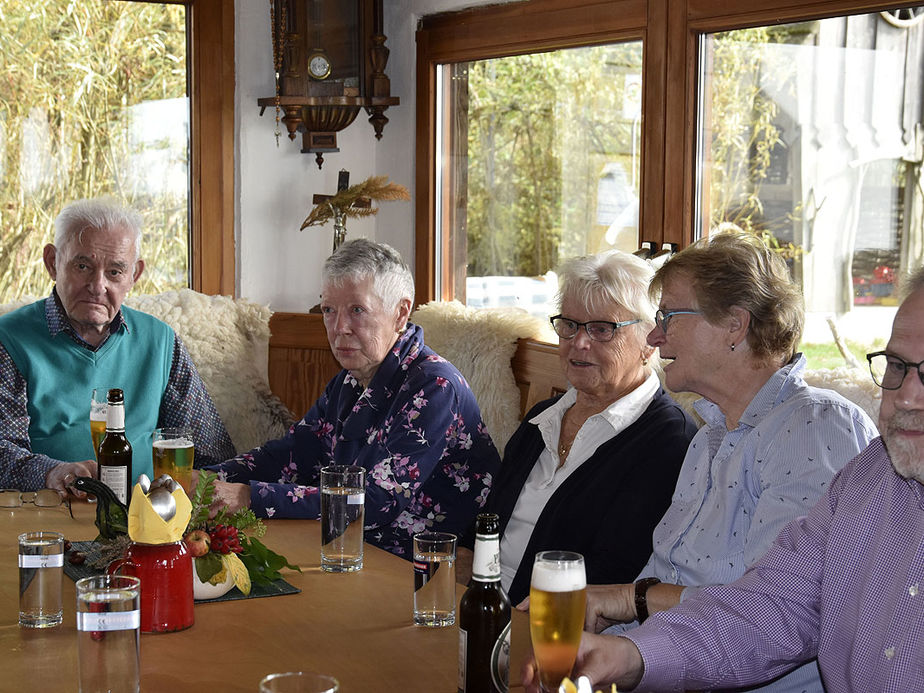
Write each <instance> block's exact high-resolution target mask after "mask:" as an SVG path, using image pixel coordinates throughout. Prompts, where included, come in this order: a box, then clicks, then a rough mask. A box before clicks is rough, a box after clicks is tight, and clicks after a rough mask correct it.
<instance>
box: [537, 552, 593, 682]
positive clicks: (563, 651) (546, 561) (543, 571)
mask: <svg viewBox="0 0 924 693" xmlns="http://www.w3.org/2000/svg"><path fill="white" fill-rule="evenodd" d="M586 601H587V578H586V576H585V574H584V557H583V556H582V555H581V554H579V553H574V552H573V551H542V552H540V553H537V554H536V558H535V560H534V561H533V574H532V580H531V582H530V588H529V633H530V637H531V638H532V642H533V654H534V655H535V657H536V664H537V665H538V667H539V685H540V687H541V689H542V690H543V691H547V692H550V693H551V692H552V691H557V690H558V687H559V685H560V684H561V682H562V679H564V678H565V677H566V676H570V675H571V667H573V666H574V660H575V658H576V657H577V651H578V645H580V644H581V632H582V631H583V630H584V608H585V604H586Z"/></svg>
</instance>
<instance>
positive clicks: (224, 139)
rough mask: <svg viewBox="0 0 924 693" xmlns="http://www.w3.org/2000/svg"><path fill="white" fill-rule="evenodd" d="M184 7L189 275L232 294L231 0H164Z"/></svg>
mask: <svg viewBox="0 0 924 693" xmlns="http://www.w3.org/2000/svg"><path fill="white" fill-rule="evenodd" d="M166 1H167V2H172V3H173V4H183V5H186V7H187V11H188V12H189V20H188V21H189V25H188V26H189V32H190V36H191V39H190V47H189V50H190V60H189V65H190V67H189V97H190V159H191V161H190V199H189V206H190V229H189V232H190V279H191V288H192V289H194V290H196V291H200V292H202V293H206V294H225V295H230V296H234V295H235V289H236V267H235V262H236V258H235V245H234V79H235V78H234V0H166Z"/></svg>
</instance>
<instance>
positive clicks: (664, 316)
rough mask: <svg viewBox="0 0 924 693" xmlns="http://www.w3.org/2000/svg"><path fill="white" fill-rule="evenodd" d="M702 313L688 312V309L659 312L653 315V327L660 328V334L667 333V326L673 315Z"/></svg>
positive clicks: (699, 312)
mask: <svg viewBox="0 0 924 693" xmlns="http://www.w3.org/2000/svg"><path fill="white" fill-rule="evenodd" d="M702 314H703V313H702V311H699V310H690V309H689V308H681V309H680V310H659V311H658V312H656V313H655V325H657V326H658V327H659V328H661V331H662V332H667V326H668V325H669V324H670V322H671V318H672V317H674V316H675V315H702Z"/></svg>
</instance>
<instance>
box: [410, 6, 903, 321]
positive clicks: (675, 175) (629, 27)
mask: <svg viewBox="0 0 924 693" xmlns="http://www.w3.org/2000/svg"><path fill="white" fill-rule="evenodd" d="M903 4H904V5H909V6H913V5H915V3H913V2H911V3H901V2H899V3H896V2H891V3H889V2H877V1H870V0H778V1H777V2H769V1H768V0H669V1H668V0H580V1H579V2H576V1H575V0H527V1H525V2H518V3H510V4H506V5H489V6H483V7H477V8H472V9H468V10H462V11H460V12H451V13H445V14H440V15H433V16H431V17H425V18H424V19H423V20H422V21H421V24H420V28H419V30H418V32H417V84H416V90H417V105H416V109H417V110H416V118H417V128H416V178H415V185H416V208H415V242H416V257H415V270H416V283H417V297H418V301H419V302H421V303H424V302H426V301H431V300H434V299H447V298H451V296H448V295H443V296H437V295H436V269H435V268H436V255H435V254H436V248H437V244H436V237H435V233H436V220H435V210H436V199H437V197H436V196H437V194H438V191H437V190H436V182H435V176H434V166H435V162H436V160H437V151H436V68H437V65H439V64H443V63H447V62H460V61H470V60H477V59H482V58H492V57H500V56H506V55H514V54H518V53H526V52H532V51H539V50H552V49H559V48H570V47H574V46H581V45H593V44H600V43H608V42H612V41H617V40H620V39H622V40H625V39H637V38H641V39H642V41H643V61H644V62H643V72H642V89H643V97H642V98H643V101H642V104H643V109H642V118H643V133H642V181H641V191H640V192H641V194H640V199H639V238H640V240H642V241H654V242H656V243H675V244H677V247H678V248H682V247H684V246H686V245H688V244H689V243H690V242H692V240H693V207H694V201H695V200H694V195H695V190H694V184H695V142H696V129H697V123H696V110H697V95H696V88H697V83H696V71H697V45H698V41H699V37H700V36H701V34H703V33H712V32H717V31H728V30H732V29H741V28H745V27H749V26H759V25H765V24H782V23H789V22H797V21H805V20H812V19H819V18H822V17H830V16H836V15H844V14H858V13H864V12H878V11H880V10H886V9H893V8H895V7H896V6H901V5H903Z"/></svg>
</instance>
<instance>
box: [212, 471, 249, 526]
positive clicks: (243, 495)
mask: <svg viewBox="0 0 924 693" xmlns="http://www.w3.org/2000/svg"><path fill="white" fill-rule="evenodd" d="M213 483H214V484H215V495H214V496H213V498H212V505H211V507H210V509H209V517H215V515H216V514H217V513H218V511H219V510H220V509H221V508H222V507H224V508H227V509H228V512H229V513H233V512H236V511H238V510H240V509H241V508H249V507H250V484H232V483H230V482H228V481H218V480H217V479H216V480H215V481H214V482H213Z"/></svg>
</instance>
